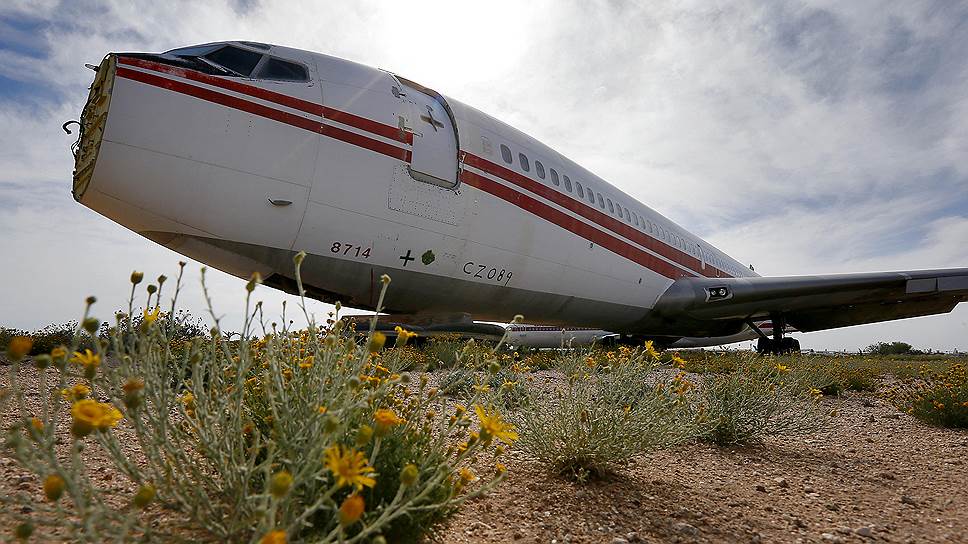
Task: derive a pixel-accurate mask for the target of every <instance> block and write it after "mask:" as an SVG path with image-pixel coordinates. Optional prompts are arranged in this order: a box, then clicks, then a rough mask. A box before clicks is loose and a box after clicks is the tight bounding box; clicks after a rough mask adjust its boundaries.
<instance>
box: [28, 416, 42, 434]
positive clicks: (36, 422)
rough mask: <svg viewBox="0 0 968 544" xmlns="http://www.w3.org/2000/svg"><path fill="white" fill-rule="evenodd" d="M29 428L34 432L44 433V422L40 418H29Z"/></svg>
mask: <svg viewBox="0 0 968 544" xmlns="http://www.w3.org/2000/svg"><path fill="white" fill-rule="evenodd" d="M30 426H31V428H33V430H34V431H37V432H38V433H42V432H44V422H43V421H41V420H40V418H36V417H32V418H30Z"/></svg>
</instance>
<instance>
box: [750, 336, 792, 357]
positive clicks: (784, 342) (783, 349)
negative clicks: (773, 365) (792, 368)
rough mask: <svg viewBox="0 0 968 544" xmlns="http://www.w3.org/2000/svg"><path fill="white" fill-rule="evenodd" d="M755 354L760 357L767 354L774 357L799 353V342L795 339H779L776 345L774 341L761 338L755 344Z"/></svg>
mask: <svg viewBox="0 0 968 544" xmlns="http://www.w3.org/2000/svg"><path fill="white" fill-rule="evenodd" d="M777 346H779V349H777ZM756 352H757V353H760V354H762V355H766V354H767V353H772V354H774V355H780V354H783V353H800V341H799V340H797V339H796V338H781V339H780V343H779V344H777V343H776V340H774V339H772V338H767V337H766V336H761V337H760V339H759V340H757V342H756Z"/></svg>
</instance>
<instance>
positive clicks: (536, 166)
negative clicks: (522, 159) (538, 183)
mask: <svg viewBox="0 0 968 544" xmlns="http://www.w3.org/2000/svg"><path fill="white" fill-rule="evenodd" d="M534 171H535V172H537V173H538V177H539V178H541V179H544V178H545V170H544V165H543V164H541V161H534Z"/></svg>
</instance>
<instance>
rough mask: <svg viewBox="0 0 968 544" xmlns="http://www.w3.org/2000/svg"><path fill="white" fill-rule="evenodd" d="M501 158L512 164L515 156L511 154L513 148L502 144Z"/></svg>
mask: <svg viewBox="0 0 968 544" xmlns="http://www.w3.org/2000/svg"><path fill="white" fill-rule="evenodd" d="M501 158H503V159H504V162H506V163H508V164H511V162H512V161H514V157H512V156H511V150H510V149H508V146H506V145H504V144H501Z"/></svg>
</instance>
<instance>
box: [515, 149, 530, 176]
mask: <svg viewBox="0 0 968 544" xmlns="http://www.w3.org/2000/svg"><path fill="white" fill-rule="evenodd" d="M518 160H519V161H521V170H524V171H525V172H530V171H531V163H529V162H528V157H526V156H525V155H524V153H518Z"/></svg>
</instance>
